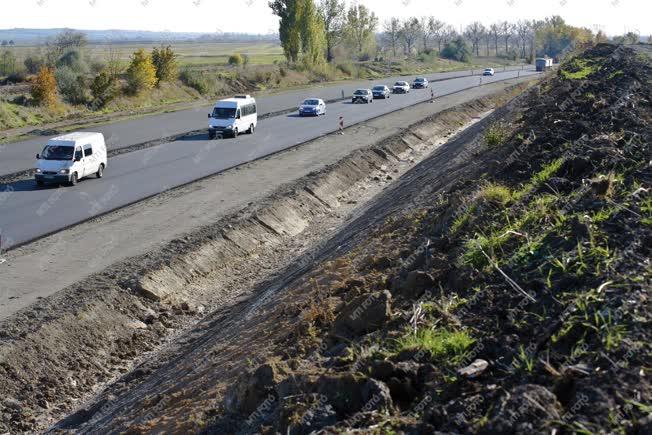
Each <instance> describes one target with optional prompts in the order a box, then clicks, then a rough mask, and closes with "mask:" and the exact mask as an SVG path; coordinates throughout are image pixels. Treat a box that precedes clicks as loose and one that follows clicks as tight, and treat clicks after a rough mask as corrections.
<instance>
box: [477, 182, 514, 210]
mask: <svg viewBox="0 0 652 435" xmlns="http://www.w3.org/2000/svg"><path fill="white" fill-rule="evenodd" d="M478 198H479V199H483V200H485V201H487V202H489V203H492V204H495V205H500V206H505V205H507V204H509V203H510V202H511V201H512V191H511V190H510V189H509V187H507V186H503V185H502V184H497V183H489V184H487V185H486V186H485V187H483V188H482V189H480V191H479V192H478Z"/></svg>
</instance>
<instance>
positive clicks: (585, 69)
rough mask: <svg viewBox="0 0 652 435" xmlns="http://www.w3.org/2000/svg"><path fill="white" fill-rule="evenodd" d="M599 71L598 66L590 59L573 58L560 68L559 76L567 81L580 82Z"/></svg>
mask: <svg viewBox="0 0 652 435" xmlns="http://www.w3.org/2000/svg"><path fill="white" fill-rule="evenodd" d="M599 70H600V64H599V63H597V62H595V61H593V60H591V59H580V58H573V59H571V60H570V61H568V62H566V63H565V64H564V65H563V66H562V67H561V69H560V70H559V74H560V75H561V76H562V77H563V78H565V79H568V80H581V79H585V78H587V77H588V76H590V75H591V74H593V73H595V72H597V71H599Z"/></svg>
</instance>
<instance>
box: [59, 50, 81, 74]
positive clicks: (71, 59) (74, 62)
mask: <svg viewBox="0 0 652 435" xmlns="http://www.w3.org/2000/svg"><path fill="white" fill-rule="evenodd" d="M56 66H57V68H62V67H67V68H70V69H71V70H73V71H74V72H76V73H80V74H81V73H87V72H88V65H86V62H85V61H84V59H83V57H82V54H81V52H80V51H79V50H68V51H67V52H65V53H64V54H63V55H62V56H61V57H60V58H59V60H57V63H56Z"/></svg>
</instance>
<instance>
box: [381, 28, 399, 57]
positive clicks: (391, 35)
mask: <svg viewBox="0 0 652 435" xmlns="http://www.w3.org/2000/svg"><path fill="white" fill-rule="evenodd" d="M383 30H384V31H385V38H386V40H387V42H388V43H389V45H390V47H392V53H393V54H394V57H396V46H397V45H398V43H399V42H400V39H401V22H400V21H399V20H398V18H390V19H389V20H387V21H385V24H384V25H383Z"/></svg>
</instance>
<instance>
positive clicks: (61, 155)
mask: <svg viewBox="0 0 652 435" xmlns="http://www.w3.org/2000/svg"><path fill="white" fill-rule="evenodd" d="M74 151H75V149H74V148H73V147H63V146H56V145H46V147H45V148H44V149H43V153H42V154H41V158H42V159H45V160H72V155H73V153H74Z"/></svg>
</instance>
